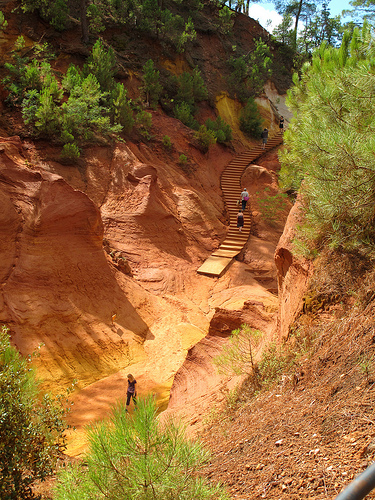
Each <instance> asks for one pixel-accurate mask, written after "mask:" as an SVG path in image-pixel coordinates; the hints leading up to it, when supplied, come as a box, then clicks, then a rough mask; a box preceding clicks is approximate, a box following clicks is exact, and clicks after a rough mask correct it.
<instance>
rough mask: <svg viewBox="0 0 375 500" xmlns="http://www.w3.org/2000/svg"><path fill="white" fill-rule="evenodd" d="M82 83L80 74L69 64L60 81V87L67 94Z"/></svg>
mask: <svg viewBox="0 0 375 500" xmlns="http://www.w3.org/2000/svg"><path fill="white" fill-rule="evenodd" d="M81 83H82V72H81V71H80V69H79V68H77V66H75V65H74V64H70V65H69V67H68V69H67V72H66V74H65V76H64V78H63V79H62V86H63V87H64V89H65V90H67V91H68V92H71V91H72V90H73V89H74V87H78V86H79V85H81Z"/></svg>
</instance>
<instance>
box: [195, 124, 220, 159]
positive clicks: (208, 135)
mask: <svg viewBox="0 0 375 500" xmlns="http://www.w3.org/2000/svg"><path fill="white" fill-rule="evenodd" d="M194 137H195V139H196V140H197V141H198V144H199V146H200V147H201V148H202V150H203V151H204V152H205V153H206V152H207V151H208V150H209V148H210V146H211V145H212V144H215V143H216V137H215V134H214V132H213V131H212V130H208V128H207V127H206V125H201V126H200V127H199V129H198V131H197V132H195V134H194Z"/></svg>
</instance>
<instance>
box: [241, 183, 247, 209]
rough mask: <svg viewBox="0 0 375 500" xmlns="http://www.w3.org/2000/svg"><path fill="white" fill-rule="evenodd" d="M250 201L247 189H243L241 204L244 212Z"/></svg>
mask: <svg viewBox="0 0 375 500" xmlns="http://www.w3.org/2000/svg"><path fill="white" fill-rule="evenodd" d="M248 201H249V193H248V192H247V189H246V188H243V191H242V193H241V203H242V207H241V208H242V210H245V208H246V203H247V202H248Z"/></svg>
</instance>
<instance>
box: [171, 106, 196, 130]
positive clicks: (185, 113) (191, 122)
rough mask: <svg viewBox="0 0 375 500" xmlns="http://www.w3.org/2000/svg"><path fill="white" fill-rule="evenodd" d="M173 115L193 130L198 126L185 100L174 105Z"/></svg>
mask: <svg viewBox="0 0 375 500" xmlns="http://www.w3.org/2000/svg"><path fill="white" fill-rule="evenodd" d="M174 115H175V117H176V118H177V119H178V120H180V121H181V122H182V123H183V124H184V125H186V126H187V127H189V128H192V129H193V130H197V129H198V128H199V124H198V122H197V120H196V119H195V118H194V116H193V115H192V114H191V108H190V106H189V105H188V104H187V103H186V102H182V103H181V104H176V106H175V107H174Z"/></svg>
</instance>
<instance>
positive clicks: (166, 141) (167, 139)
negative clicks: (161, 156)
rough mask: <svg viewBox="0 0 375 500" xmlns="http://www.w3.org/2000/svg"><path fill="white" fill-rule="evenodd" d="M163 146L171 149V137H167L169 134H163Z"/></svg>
mask: <svg viewBox="0 0 375 500" xmlns="http://www.w3.org/2000/svg"><path fill="white" fill-rule="evenodd" d="M163 146H164V147H165V149H171V147H172V141H171V138H170V137H169V135H165V136H164V137H163Z"/></svg>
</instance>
